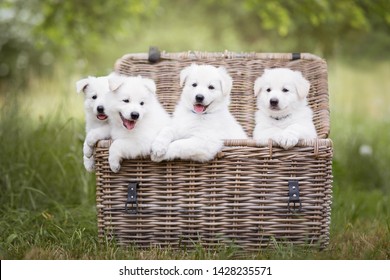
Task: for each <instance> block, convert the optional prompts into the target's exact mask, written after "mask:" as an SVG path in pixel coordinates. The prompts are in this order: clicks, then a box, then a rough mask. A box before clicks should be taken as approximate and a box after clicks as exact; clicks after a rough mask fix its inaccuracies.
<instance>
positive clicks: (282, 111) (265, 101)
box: [253, 68, 317, 149]
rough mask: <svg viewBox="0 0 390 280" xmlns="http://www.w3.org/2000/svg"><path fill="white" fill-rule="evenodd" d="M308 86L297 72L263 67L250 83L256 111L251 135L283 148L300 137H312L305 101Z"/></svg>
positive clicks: (311, 115)
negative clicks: (251, 83) (255, 99)
mask: <svg viewBox="0 0 390 280" xmlns="http://www.w3.org/2000/svg"><path fill="white" fill-rule="evenodd" d="M309 89H310V83H309V82H308V81H307V80H306V79H305V78H304V77H303V76H302V74H301V72H299V71H293V70H290V69H288V68H275V69H266V70H265V71H264V74H263V75H262V76H261V77H259V78H258V79H257V80H256V81H255V85H254V94H255V96H257V108H258V110H257V112H256V119H255V120H256V126H255V129H254V131H253V138H254V139H256V140H257V141H258V142H259V143H263V144H264V143H265V142H267V141H268V140H269V139H271V140H273V141H275V142H276V143H278V144H279V145H280V146H281V147H283V148H284V149H289V148H291V147H293V146H295V145H296V144H297V143H298V141H299V140H301V139H313V138H316V137H317V133H316V129H315V127H314V124H313V113H312V110H311V109H310V107H309V106H308V105H307V100H306V96H307V95H308V93H309Z"/></svg>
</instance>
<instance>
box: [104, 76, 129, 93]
mask: <svg viewBox="0 0 390 280" xmlns="http://www.w3.org/2000/svg"><path fill="white" fill-rule="evenodd" d="M107 78H108V87H109V88H110V90H111V91H112V92H114V91H116V90H117V89H118V88H120V86H121V85H122V84H123V82H124V81H125V79H126V77H124V76H121V75H118V74H116V73H111V74H110V75H108V77H107Z"/></svg>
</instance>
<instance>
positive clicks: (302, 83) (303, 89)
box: [294, 71, 310, 99]
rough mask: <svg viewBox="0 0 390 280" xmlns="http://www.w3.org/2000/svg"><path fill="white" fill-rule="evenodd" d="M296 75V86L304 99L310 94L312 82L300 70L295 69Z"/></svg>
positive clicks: (300, 96) (299, 94)
mask: <svg viewBox="0 0 390 280" xmlns="http://www.w3.org/2000/svg"><path fill="white" fill-rule="evenodd" d="M294 75H295V80H294V83H295V87H296V89H297V92H298V96H299V98H301V99H304V98H305V97H306V96H307V95H308V94H309V89H310V83H309V81H308V80H306V79H305V78H304V77H303V76H302V73H301V72H300V71H294Z"/></svg>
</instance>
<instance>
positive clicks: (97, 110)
mask: <svg viewBox="0 0 390 280" xmlns="http://www.w3.org/2000/svg"><path fill="white" fill-rule="evenodd" d="M76 89H77V92H78V93H81V92H83V93H84V110H85V124H86V125H85V126H86V132H87V135H86V137H85V140H84V145H83V154H84V167H85V169H86V170H87V171H89V172H92V171H93V170H94V169H95V159H94V157H93V149H94V147H95V144H96V142H97V141H99V140H102V139H108V138H110V126H109V123H108V116H107V114H106V109H107V108H106V102H107V99H106V97H107V94H108V92H109V91H110V90H109V88H108V76H103V77H88V78H85V79H81V80H79V81H78V82H77V83H76Z"/></svg>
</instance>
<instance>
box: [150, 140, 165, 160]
mask: <svg viewBox="0 0 390 280" xmlns="http://www.w3.org/2000/svg"><path fill="white" fill-rule="evenodd" d="M167 150H168V146H167V145H165V144H164V143H163V142H155V143H153V146H152V152H151V154H150V157H151V159H152V160H153V161H155V162H160V161H162V160H164V156H165V154H166V153H167Z"/></svg>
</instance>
